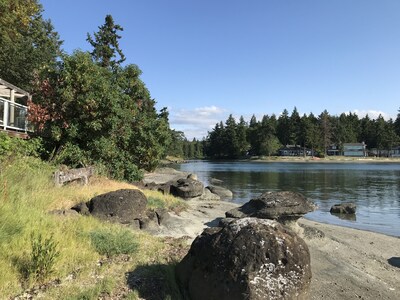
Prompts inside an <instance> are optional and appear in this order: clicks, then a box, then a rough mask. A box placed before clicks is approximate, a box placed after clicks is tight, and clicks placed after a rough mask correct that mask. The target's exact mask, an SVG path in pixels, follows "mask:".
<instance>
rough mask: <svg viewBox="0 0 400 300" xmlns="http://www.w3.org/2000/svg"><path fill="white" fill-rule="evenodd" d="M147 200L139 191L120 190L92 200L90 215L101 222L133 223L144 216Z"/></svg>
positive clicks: (89, 205) (90, 202)
mask: <svg viewBox="0 0 400 300" xmlns="http://www.w3.org/2000/svg"><path fill="white" fill-rule="evenodd" d="M146 205H147V198H146V196H145V195H144V194H143V193H142V192H141V191H140V190H133V189H132V190H131V189H122V190H118V191H114V192H109V193H106V194H102V195H99V196H96V197H94V198H92V199H91V200H90V201H89V203H88V208H89V211H90V214H91V215H93V216H95V217H98V218H100V219H103V220H108V221H112V222H119V223H123V224H130V223H133V222H134V220H135V219H141V218H142V217H143V216H144V215H145V210H146Z"/></svg>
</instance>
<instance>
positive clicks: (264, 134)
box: [175, 107, 400, 159]
mask: <svg viewBox="0 0 400 300" xmlns="http://www.w3.org/2000/svg"><path fill="white" fill-rule="evenodd" d="M360 142H365V144H366V145H367V148H368V149H378V150H389V149H392V148H393V147H395V146H398V145H399V143H400V111H399V114H398V115H397V118H396V120H395V121H393V120H392V119H389V120H387V121H386V120H385V119H384V118H383V117H382V116H381V115H380V116H379V117H378V118H376V119H371V118H370V117H369V116H368V115H366V116H365V117H363V118H361V119H360V118H359V117H358V115H357V114H354V113H348V114H346V113H342V114H341V115H339V116H332V115H330V114H329V113H328V112H327V111H326V110H325V111H323V112H322V113H321V114H319V115H318V116H315V115H313V114H312V113H310V114H309V115H306V114H304V115H303V116H300V115H299V113H298V111H297V109H296V107H295V108H294V109H293V112H292V113H291V114H290V115H289V112H288V111H287V110H286V109H285V110H284V111H283V113H282V114H281V115H280V116H279V117H277V116H276V115H274V114H272V115H264V116H263V117H262V118H261V120H257V119H256V117H255V116H254V115H253V116H252V118H251V120H250V122H249V123H248V122H246V121H245V120H244V118H243V117H240V119H239V121H237V120H235V118H233V116H232V115H230V116H229V117H228V119H227V120H226V121H225V123H223V122H222V121H221V122H219V123H217V124H216V125H215V127H214V128H213V130H212V131H211V132H209V133H208V136H207V137H206V139H204V140H203V141H201V142H200V141H196V140H193V141H192V142H189V141H187V140H184V139H183V140H182V143H181V144H180V143H175V144H176V145H179V144H180V145H181V148H180V149H182V150H181V151H182V152H183V153H184V156H186V157H187V158H193V157H195V158H197V157H199V158H200V157H203V156H204V157H209V158H227V159H232V158H233V159H234V158H240V157H244V156H247V155H253V156H263V155H264V156H265V155H268V156H269V155H276V154H277V153H278V150H279V149H280V148H282V147H283V146H286V145H298V146H300V147H304V148H308V149H311V150H313V151H315V152H317V153H319V154H320V155H326V153H327V150H328V149H329V147H331V146H332V145H335V146H336V147H337V148H338V149H339V150H342V149H343V144H344V143H360ZM184 147H185V148H184ZM188 148H190V149H196V150H190V151H189V152H190V155H189V152H187V151H186V150H183V149H188Z"/></svg>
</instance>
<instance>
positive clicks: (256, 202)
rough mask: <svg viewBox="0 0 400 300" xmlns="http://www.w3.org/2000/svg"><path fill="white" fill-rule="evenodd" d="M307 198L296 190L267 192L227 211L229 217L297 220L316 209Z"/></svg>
mask: <svg viewBox="0 0 400 300" xmlns="http://www.w3.org/2000/svg"><path fill="white" fill-rule="evenodd" d="M315 207H316V206H315V205H314V204H313V203H312V202H311V201H309V200H307V198H306V197H305V196H304V195H302V194H300V193H294V192H267V193H264V194H262V195H261V196H259V197H258V198H255V199H252V200H250V201H249V202H247V203H245V204H243V205H242V206H240V207H238V208H235V209H232V210H230V211H228V212H226V213H225V215H226V217H228V218H244V217H256V218H260V219H272V220H277V221H278V222H281V223H285V224H286V223H290V222H292V221H296V220H297V219H299V218H300V217H302V216H303V215H305V214H306V213H308V212H311V211H313V210H314V209H315Z"/></svg>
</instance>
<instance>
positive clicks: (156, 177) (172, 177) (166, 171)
mask: <svg viewBox="0 0 400 300" xmlns="http://www.w3.org/2000/svg"><path fill="white" fill-rule="evenodd" d="M189 174H190V173H188V172H181V171H178V170H175V169H173V168H158V169H156V170H155V171H154V172H153V173H147V174H144V177H143V180H142V182H143V184H147V183H151V182H155V183H156V184H163V183H167V182H169V181H177V180H179V179H181V178H187V177H188V176H189Z"/></svg>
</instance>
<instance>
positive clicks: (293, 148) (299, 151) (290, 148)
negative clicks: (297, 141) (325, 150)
mask: <svg viewBox="0 0 400 300" xmlns="http://www.w3.org/2000/svg"><path fill="white" fill-rule="evenodd" d="M312 155H313V151H312V150H311V149H308V148H304V147H301V146H300V145H286V146H285V147H283V148H281V149H279V156H312Z"/></svg>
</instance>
